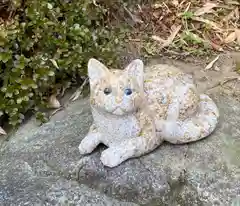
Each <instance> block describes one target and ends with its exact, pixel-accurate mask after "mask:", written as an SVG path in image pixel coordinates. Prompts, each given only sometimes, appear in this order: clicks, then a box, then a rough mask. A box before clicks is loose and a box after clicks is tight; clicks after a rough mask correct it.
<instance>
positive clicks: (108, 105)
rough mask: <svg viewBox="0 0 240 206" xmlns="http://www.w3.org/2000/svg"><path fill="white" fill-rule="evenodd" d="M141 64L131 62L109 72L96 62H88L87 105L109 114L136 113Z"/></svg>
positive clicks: (140, 90) (94, 60) (136, 60)
mask: <svg viewBox="0 0 240 206" xmlns="http://www.w3.org/2000/svg"><path fill="white" fill-rule="evenodd" d="M143 67H144V65H143V62H142V61H141V60H139V59H135V60H133V61H132V62H131V63H130V64H129V65H128V66H127V67H126V68H125V69H124V70H109V69H108V68H107V67H106V66H105V65H103V64H102V63H101V62H99V61H98V60H96V59H93V58H91V59H90V60H89V62H88V76H89V82H90V93H91V95H90V101H91V105H92V106H93V107H94V108H96V109H99V110H101V111H104V112H107V113H110V114H113V115H118V116H121V115H127V114H130V113H133V112H135V111H137V109H138V108H139V107H140V105H141V103H142V101H143V81H144V80H143Z"/></svg>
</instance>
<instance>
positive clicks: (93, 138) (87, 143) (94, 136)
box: [78, 133, 100, 155]
mask: <svg viewBox="0 0 240 206" xmlns="http://www.w3.org/2000/svg"><path fill="white" fill-rule="evenodd" d="M99 143H100V135H99V134H98V133H90V134H88V135H87V136H86V137H84V138H83V140H82V141H81V143H80V144H79V146H78V149H79V152H80V154H81V155H84V154H89V153H91V152H92V151H93V150H94V149H95V148H96V147H97V146H98V144H99Z"/></svg>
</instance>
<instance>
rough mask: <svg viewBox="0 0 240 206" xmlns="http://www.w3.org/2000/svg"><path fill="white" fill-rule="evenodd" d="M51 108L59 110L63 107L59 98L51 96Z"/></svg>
mask: <svg viewBox="0 0 240 206" xmlns="http://www.w3.org/2000/svg"><path fill="white" fill-rule="evenodd" d="M49 107H50V108H54V109H57V108H59V107H61V104H60V102H59V101H58V100H57V97H56V95H55V94H53V95H51V96H50V98H49Z"/></svg>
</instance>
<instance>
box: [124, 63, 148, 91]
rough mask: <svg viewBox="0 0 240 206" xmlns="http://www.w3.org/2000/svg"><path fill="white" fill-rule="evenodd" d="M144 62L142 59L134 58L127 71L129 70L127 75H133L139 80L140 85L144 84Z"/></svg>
mask: <svg viewBox="0 0 240 206" xmlns="http://www.w3.org/2000/svg"><path fill="white" fill-rule="evenodd" d="M143 69H144V64H143V61H142V60H140V59H135V60H133V61H132V62H131V63H130V64H129V65H128V66H127V67H126V68H125V71H126V72H127V75H128V76H130V77H133V78H134V79H136V80H137V83H138V85H139V86H140V87H142V86H143V81H144V79H143V75H144V74H143V73H144V71H143Z"/></svg>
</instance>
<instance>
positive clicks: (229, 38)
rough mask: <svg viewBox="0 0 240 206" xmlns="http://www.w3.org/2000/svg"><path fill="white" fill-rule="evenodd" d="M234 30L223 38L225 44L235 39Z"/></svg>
mask: <svg viewBox="0 0 240 206" xmlns="http://www.w3.org/2000/svg"><path fill="white" fill-rule="evenodd" d="M236 37H237V36H236V32H235V31H234V32H231V33H230V34H229V35H228V36H227V37H226V38H225V39H224V43H225V44H229V43H232V42H234V41H235V39H236Z"/></svg>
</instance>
